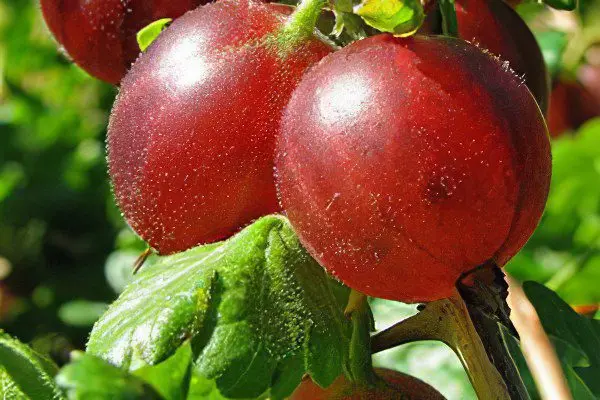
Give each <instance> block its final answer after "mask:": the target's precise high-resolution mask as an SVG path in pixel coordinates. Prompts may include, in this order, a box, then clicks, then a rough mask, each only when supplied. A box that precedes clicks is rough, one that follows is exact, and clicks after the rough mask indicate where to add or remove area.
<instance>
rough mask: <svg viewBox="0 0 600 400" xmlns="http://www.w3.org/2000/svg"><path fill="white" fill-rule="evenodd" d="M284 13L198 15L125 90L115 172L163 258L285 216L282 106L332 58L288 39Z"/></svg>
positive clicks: (249, 8) (114, 143) (116, 130)
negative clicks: (278, 156) (276, 164)
mask: <svg viewBox="0 0 600 400" xmlns="http://www.w3.org/2000/svg"><path fill="white" fill-rule="evenodd" d="M286 14H287V10H283V9H282V8H281V7H280V6H276V5H270V4H262V3H258V2H254V1H246V0H241V1H236V0H224V1H219V2H217V3H213V4H209V5H206V6H202V7H200V8H198V9H196V10H194V11H192V12H189V13H187V14H186V15H185V16H183V17H181V18H179V19H178V20H177V21H175V22H174V23H173V25H171V27H169V29H168V30H166V31H165V32H164V33H163V34H162V35H161V36H160V37H159V38H158V39H157V40H156V41H155V42H154V43H153V45H152V46H151V47H150V48H149V50H148V52H147V53H144V54H143V55H142V56H141V57H140V58H139V60H138V61H137V62H136V63H135V65H134V66H133V67H132V69H131V72H130V73H129V74H128V75H127V76H126V77H125V79H124V80H123V82H122V86H121V92H120V94H119V97H118V99H117V101H116V102H115V105H114V108H113V112H112V116H111V120H110V124H109V136H108V151H109V154H108V162H109V172H110V175H111V178H112V182H113V186H114V191H115V195H116V197H117V201H118V203H119V205H120V207H121V210H122V211H123V213H124V215H125V217H126V219H127V221H128V222H129V223H130V224H131V226H132V227H133V229H134V230H135V231H136V232H137V233H138V234H139V235H140V236H141V237H142V238H144V239H145V240H147V241H148V242H149V243H150V245H152V246H153V247H154V248H156V249H157V250H158V251H159V252H160V253H163V254H165V253H173V252H177V251H181V250H185V249H187V248H190V247H192V246H194V245H197V244H200V243H207V242H212V241H216V240H220V239H223V238H226V237H227V236H229V235H231V234H232V233H234V232H235V231H236V230H238V229H239V228H240V227H243V226H244V225H246V224H247V223H249V222H251V221H252V220H253V219H255V218H257V217H260V216H262V215H265V214H268V213H272V212H276V211H278V210H279V206H278V202H277V196H276V192H275V183H274V179H273V158H274V151H275V140H276V136H277V134H278V132H279V122H280V119H281V115H282V112H283V108H284V107H285V105H286V104H287V102H288V100H289V98H290V96H291V93H292V90H293V89H294V88H295V87H296V85H297V83H298V81H299V80H300V77H301V76H302V75H303V74H304V71H305V70H306V69H307V68H308V67H309V66H310V65H312V64H313V63H315V62H316V61H318V60H320V59H321V58H323V57H324V56H325V55H326V54H328V53H329V52H331V50H332V49H331V47H330V46H329V45H327V44H325V43H324V42H322V41H320V40H318V39H317V38H315V37H314V36H310V37H307V38H303V39H301V40H298V38H297V37H294V35H291V36H289V35H284V36H282V35H280V32H281V30H282V29H283V27H284V22H285V21H286ZM288 38H291V39H290V40H291V41H290V40H288Z"/></svg>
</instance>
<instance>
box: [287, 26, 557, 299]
mask: <svg viewBox="0 0 600 400" xmlns="http://www.w3.org/2000/svg"><path fill="white" fill-rule="evenodd" d="M276 168H277V182H278V189H279V194H280V198H281V202H282V205H283V208H284V209H285V210H286V212H287V215H288V217H289V219H290V221H291V223H292V225H293V226H294V228H295V230H296V232H297V233H298V234H299V236H300V239H301V240H302V242H303V244H304V245H305V246H306V247H307V249H308V250H309V252H310V253H311V254H312V255H313V256H314V257H315V258H316V259H317V260H318V261H319V262H320V263H321V264H322V265H323V266H325V267H326V268H327V269H328V270H329V271H330V272H331V273H332V274H334V275H336V276H337V277H339V278H340V279H341V280H342V281H343V282H345V283H346V284H347V285H348V286H350V287H352V288H354V289H357V290H359V291H361V292H363V293H365V294H367V295H370V296H374V297H382V298H388V299H393V300H400V301H404V302H422V301H432V300H437V299H441V298H446V297H449V296H450V295H451V294H452V293H453V290H454V286H455V282H456V280H457V279H458V278H459V276H460V275H461V274H462V273H464V272H466V271H469V270H471V269H473V268H475V267H477V266H479V265H481V264H483V263H484V262H486V261H488V260H493V261H494V262H496V263H497V264H498V265H500V266H502V265H504V264H505V263H506V261H507V260H508V259H510V258H511V257H512V256H513V255H514V254H515V253H517V252H518V251H519V249H520V248H521V247H522V246H523V245H524V244H525V242H526V241H527V240H528V238H529V236H530V235H531V233H532V232H533V230H534V229H535V227H536V225H537V223H538V221H539V218H540V216H541V214H542V211H543V208H544V204H545V201H546V197H547V194H548V187H549V183H550V170H551V160H550V146H549V140H548V134H547V130H546V125H545V123H544V119H543V116H542V114H541V112H540V110H539V108H538V106H537V104H536V103H535V100H534V99H533V97H532V96H531V93H530V92H529V91H528V90H527V89H526V88H525V86H524V85H523V84H522V83H521V81H520V80H519V79H518V78H517V77H515V76H514V74H513V73H512V72H511V71H509V70H506V69H505V68H504V66H503V65H502V64H501V63H500V62H498V60H497V59H495V58H493V57H492V56H490V55H489V54H486V53H484V52H482V51H481V50H480V49H479V48H477V47H476V46H474V45H471V44H470V43H468V42H465V41H462V40H460V39H453V38H448V37H441V36H438V37H423V36H416V37H414V38H406V39H401V38H394V37H393V36H391V35H385V34H383V35H378V36H374V37H371V38H368V39H365V40H361V41H358V42H355V43H353V44H352V45H350V46H348V47H345V48H344V49H342V50H340V51H337V52H336V53H334V54H332V55H330V56H328V57H326V58H325V59H324V60H322V61H321V63H319V64H318V65H317V66H315V67H314V68H313V69H312V70H311V71H309V72H308V73H307V74H306V75H305V77H304V78H303V79H302V81H301V83H300V85H298V88H297V89H296V91H295V92H294V94H293V96H292V98H291V100H290V103H289V105H288V107H287V110H286V113H285V115H284V117H283V119H282V133H281V136H280V140H279V143H278V156H277V158H276Z"/></svg>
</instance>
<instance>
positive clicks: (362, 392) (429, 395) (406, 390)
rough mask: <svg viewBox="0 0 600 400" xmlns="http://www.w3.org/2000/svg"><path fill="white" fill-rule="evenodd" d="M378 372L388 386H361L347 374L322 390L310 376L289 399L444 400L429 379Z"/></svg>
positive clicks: (377, 370)
mask: <svg viewBox="0 0 600 400" xmlns="http://www.w3.org/2000/svg"><path fill="white" fill-rule="evenodd" d="M376 372H377V374H378V375H379V376H380V377H381V378H383V380H384V381H385V382H386V383H387V386H378V387H377V388H372V389H369V388H361V387H359V386H356V385H353V384H352V383H351V382H349V381H348V380H347V379H346V378H345V377H344V376H340V377H338V378H337V379H336V380H335V381H334V382H333V383H332V384H331V385H330V386H329V387H328V388H326V389H322V388H320V387H319V386H317V385H316V384H315V383H314V382H313V381H312V380H310V378H305V379H304V380H303V381H302V383H301V384H300V386H299V387H298V388H297V389H296V391H295V392H294V393H293V394H292V396H291V397H290V399H289V400H399V399H402V400H444V399H445V398H444V396H442V395H441V394H440V393H439V392H438V391H437V390H435V389H434V388H433V387H431V386H429V385H428V384H426V383H425V382H423V381H421V380H419V379H417V378H415V377H412V376H410V375H406V374H403V373H401V372H396V371H392V370H389V369H383V368H377V369H376Z"/></svg>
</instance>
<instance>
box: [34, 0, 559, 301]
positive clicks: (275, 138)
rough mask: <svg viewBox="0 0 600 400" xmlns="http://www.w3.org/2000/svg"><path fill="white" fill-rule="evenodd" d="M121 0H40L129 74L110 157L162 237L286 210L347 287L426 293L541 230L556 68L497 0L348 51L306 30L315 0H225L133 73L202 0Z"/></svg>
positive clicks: (228, 226)
mask: <svg viewBox="0 0 600 400" xmlns="http://www.w3.org/2000/svg"><path fill="white" fill-rule="evenodd" d="M114 3H115V4H112V2H111V1H99V0H97V1H67V0H64V1H57V0H53V1H51V0H44V1H42V5H43V10H44V13H45V16H46V19H47V21H48V24H49V26H50V28H51V30H52V31H53V32H54V34H55V35H56V37H57V39H58V41H59V42H60V43H61V44H62V45H63V46H64V47H65V49H66V51H67V52H68V53H69V54H70V55H71V57H73V59H74V60H75V62H77V63H78V64H79V65H81V66H82V67H83V68H85V69H86V70H88V71H89V72H90V73H91V74H93V75H95V76H98V77H100V78H102V79H105V80H107V81H109V82H113V83H117V82H120V93H119V96H118V98H117V100H116V102H115V105H114V108H113V112H112V116H111V119H110V124H109V136H108V162H109V172H110V176H111V179H112V183H113V187H114V192H115V195H116V198H117V202H118V204H119V205H120V207H121V209H122V211H123V213H124V216H125V218H126V220H127V221H128V222H129V224H130V225H131V227H132V228H133V229H134V230H135V231H136V232H137V233H138V234H139V235H140V236H141V237H142V238H144V239H145V240H146V241H148V243H149V244H150V245H151V246H152V247H153V248H155V249H156V250H157V251H158V252H159V253H161V254H169V253H175V252H179V251H183V250H186V249H188V248H190V247H193V246H195V245H199V244H204V243H210V242H214V241H218V240H222V239H224V238H227V237H228V236H230V235H231V234H233V233H235V232H236V231H237V230H239V229H240V228H241V227H243V226H245V225H247V224H249V223H250V222H251V221H252V220H254V219H256V218H258V217H260V216H263V215H266V214H269V213H274V212H285V213H286V214H287V216H288V217H289V219H290V221H291V223H292V225H293V226H294V228H295V230H296V231H297V233H298V235H299V237H300V239H301V240H302V242H303V244H304V245H305V246H306V248H307V249H308V250H309V252H310V253H311V254H312V255H313V256H314V257H315V258H316V259H317V260H318V261H319V262H320V263H321V264H322V265H323V266H324V267H326V268H327V269H328V270H329V271H330V272H331V273H332V274H334V275H335V276H337V277H338V278H340V279H341V280H342V281H343V282H345V283H346V284H347V285H348V286H350V287H352V288H355V289H357V290H359V291H361V292H364V293H366V294H368V295H372V296H376V297H383V298H389V299H396V300H402V301H406V302H418V301H431V300H436V299H440V298H444V297H448V296H450V295H451V293H452V291H453V290H454V286H455V282H456V280H457V279H458V278H459V277H460V276H461V274H463V273H465V272H467V271H470V270H472V269H474V268H476V267H477V266H479V265H481V264H484V263H487V262H494V263H496V264H497V265H500V266H502V265H503V264H504V263H506V261H507V260H508V259H510V258H511V257H512V256H513V255H514V254H515V253H516V252H517V251H519V249H520V248H521V247H522V246H523V245H524V244H525V242H526V241H527V239H528V238H529V236H530V235H531V233H532V232H533V230H534V228H535V227H536V225H537V223H538V220H539V218H540V216H541V214H542V210H543V208H544V204H545V200H546V196H547V193H548V187H549V181H550V170H551V160H550V146H549V141H548V134H547V129H546V124H545V121H544V117H543V114H542V111H541V110H545V108H546V102H547V96H548V79H547V73H546V70H545V67H544V64H543V60H542V58H541V53H540V50H539V47H538V46H537V44H536V43H535V40H534V38H533V36H532V34H531V32H530V31H529V30H528V28H527V26H526V25H525V24H524V23H523V21H522V20H521V19H520V18H519V16H518V15H517V14H516V13H515V12H514V11H513V10H512V9H511V8H510V7H509V6H508V5H506V4H504V3H503V2H502V1H500V0H460V1H457V16H458V18H457V19H458V25H459V36H460V37H461V38H451V37H446V36H436V35H435V34H437V33H439V32H440V16H439V15H437V14H436V13H435V11H431V12H430V13H429V16H428V17H427V19H426V21H425V24H424V25H423V27H422V28H421V30H420V33H419V34H417V35H416V36H412V37H408V38H399V37H394V36H392V35H391V34H388V33H382V34H376V35H374V36H371V37H368V38H366V39H362V40H357V41H354V42H353V43H351V44H349V45H347V46H346V47H343V48H341V49H340V48H338V46H336V45H335V44H334V43H333V42H332V41H330V40H329V39H327V38H325V37H324V36H323V35H321V34H320V33H318V32H317V31H315V30H314V25H315V20H316V18H317V16H318V14H319V12H320V9H319V8H320V4H319V7H317V8H316V10H310V7H308V8H307V7H304V6H300V7H299V8H298V9H297V11H296V12H294V13H291V9H290V8H288V7H286V6H281V5H276V4H268V3H261V2H258V1H255V0H219V1H216V2H214V3H210V4H207V5H203V6H200V7H198V8H196V9H194V10H192V11H189V12H188V13H186V14H185V15H183V16H182V17H180V18H178V19H177V20H175V22H174V23H173V24H172V25H171V26H170V27H169V28H168V29H167V30H166V31H165V32H163V33H162V34H161V35H160V36H159V37H158V38H157V39H156V41H155V42H154V43H153V44H152V45H151V46H150V48H149V49H148V51H147V52H146V53H144V54H142V55H141V56H139V58H138V59H137V61H136V62H135V63H134V64H133V66H132V67H131V69H130V70H129V72H128V73H127V74H126V75H125V77H124V78H123V79H122V80H121V77H122V76H123V75H124V74H125V72H126V70H127V69H128V68H129V65H130V63H131V62H132V61H133V60H134V59H136V57H138V50H137V48H134V47H135V46H134V40H135V38H134V36H135V32H136V31H137V30H139V29H140V28H141V27H143V26H144V24H146V23H148V22H150V21H152V20H153V19H157V18H162V17H177V16H179V15H181V14H182V13H183V12H184V11H186V10H189V9H193V8H194V7H195V6H197V5H198V4H200V3H203V2H202V1H198V0H193V1H192V0H187V1H174V0H170V1H168V2H163V1H135V0H131V1H127V0H114ZM313 3H318V2H313ZM313 8H315V7H314V6H313ZM290 14H291V15H290ZM532 93H533V95H532ZM274 170H275V173H274Z"/></svg>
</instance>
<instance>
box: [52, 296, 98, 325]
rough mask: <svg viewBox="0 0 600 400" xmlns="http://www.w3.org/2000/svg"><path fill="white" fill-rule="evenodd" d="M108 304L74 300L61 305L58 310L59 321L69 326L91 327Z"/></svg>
mask: <svg viewBox="0 0 600 400" xmlns="http://www.w3.org/2000/svg"><path fill="white" fill-rule="evenodd" d="M107 308H108V304H106V303H98V302H93V301H87V300H74V301H70V302H68V303H65V304H63V305H62V306H61V307H60V308H59V310H58V316H59V318H60V320H61V321H63V322H64V323H65V324H67V325H71V326H81V327H86V326H92V325H93V324H94V322H96V321H97V320H98V318H100V316H101V315H102V314H103V313H104V312H105V311H106V309H107Z"/></svg>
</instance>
